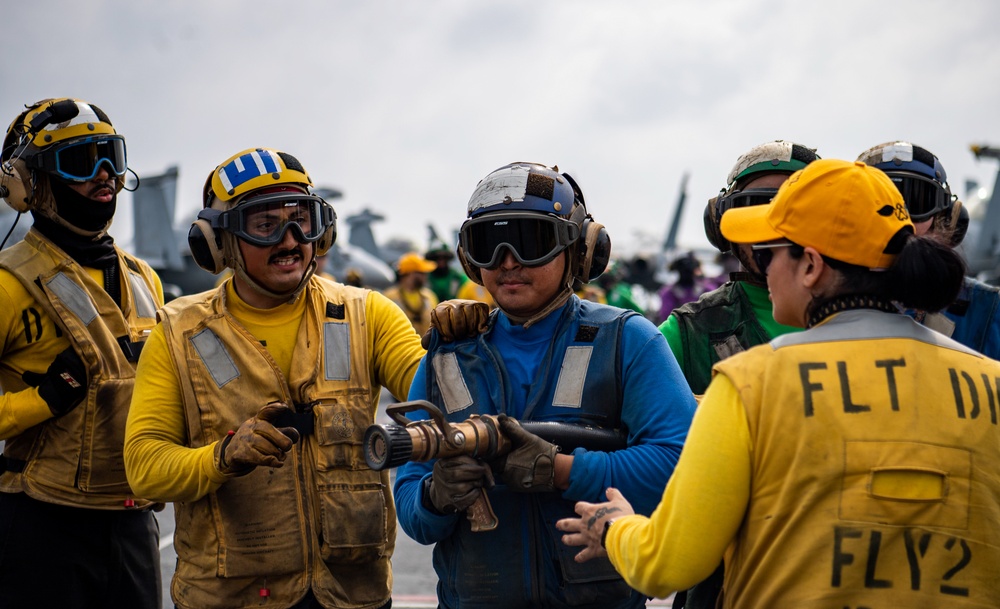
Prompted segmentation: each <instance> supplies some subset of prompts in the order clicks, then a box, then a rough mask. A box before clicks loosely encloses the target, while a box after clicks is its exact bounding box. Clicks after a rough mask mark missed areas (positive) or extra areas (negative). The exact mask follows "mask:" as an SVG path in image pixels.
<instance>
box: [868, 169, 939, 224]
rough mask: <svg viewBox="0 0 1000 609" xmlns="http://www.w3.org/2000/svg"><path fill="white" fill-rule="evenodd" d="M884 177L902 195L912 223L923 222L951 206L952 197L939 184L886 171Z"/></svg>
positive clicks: (919, 177) (907, 174)
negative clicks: (885, 176) (887, 178)
mask: <svg viewBox="0 0 1000 609" xmlns="http://www.w3.org/2000/svg"><path fill="white" fill-rule="evenodd" d="M885 173H886V175H888V176H889V178H890V179H891V180H892V183H893V184H895V185H896V188H897V189H899V192H900V194H902V195H903V201H904V202H905V203H906V211H908V212H909V213H910V219H911V220H912V221H914V222H923V221H924V220H928V219H930V218H931V217H932V216H934V215H936V214H939V213H941V212H942V211H944V210H946V209H948V207H950V206H951V204H952V201H953V200H954V197H952V196H951V193H950V192H948V189H946V188H945V187H944V186H943V185H942V184H941V183H940V182H936V181H934V180H932V179H930V178H928V177H925V176H922V175H919V174H915V173H909V172H896V171H886V172H885Z"/></svg>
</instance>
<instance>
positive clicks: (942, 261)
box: [557, 159, 1000, 607]
mask: <svg viewBox="0 0 1000 609" xmlns="http://www.w3.org/2000/svg"><path fill="white" fill-rule="evenodd" d="M721 229H722V233H723V235H724V236H725V238H726V239H728V240H730V241H732V242H734V243H752V244H754V246H753V248H754V249H753V251H754V253H755V255H756V257H757V261H756V262H757V264H758V266H759V268H760V269H761V270H762V271H763V272H765V273H766V275H767V282H768V287H769V289H770V291H771V299H772V301H773V304H774V317H775V320H777V321H781V322H782V323H786V324H795V325H800V326H803V327H805V328H806V330H805V331H804V332H800V333H793V334H786V335H783V336H780V337H778V338H776V339H774V340H772V341H771V342H770V343H769V344H765V345H760V346H757V347H754V348H752V349H750V350H748V351H746V352H743V353H740V354H737V355H734V356H732V357H730V358H728V359H726V360H724V361H722V362H720V363H718V364H716V365H715V369H714V370H715V377H714V379H713V380H712V382H711V384H710V385H709V387H708V390H707V391H706V393H705V396H704V399H703V400H702V402H701V405H700V406H699V409H698V413H697V416H696V417H695V420H694V423H693V424H692V426H691V430H690V432H689V434H688V440H687V443H686V444H685V446H684V452H683V454H682V455H681V458H680V462H679V463H678V465H677V469H676V470H675V472H674V475H673V477H672V478H671V479H670V483H669V484H668V486H667V488H666V490H665V492H664V495H663V498H662V500H661V502H660V505H659V506H658V507H657V509H656V511H655V512H654V513H653V514H652V516H651V517H649V518H647V517H644V516H639V515H633V513H632V509H631V506H630V505H629V503H628V501H627V500H626V498H625V497H623V496H622V495H621V493H619V492H617V491H616V490H615V489H609V491H608V498H609V500H610V501H608V502H606V503H602V504H589V503H579V504H577V507H576V510H577V512H578V513H579V514H580V516H581V517H580V518H575V519H566V520H561V521H559V522H558V523H557V527H558V528H559V529H561V530H562V531H564V532H565V533H566V534H565V535H564V541H565V542H566V543H567V544H569V545H574V546H585V547H584V549H583V550H582V551H581V552H580V553H579V554H578V555H577V560H580V561H585V560H589V559H590V558H592V557H595V556H601V555H604V554H605V553H607V555H608V556H609V557H610V559H611V562H612V563H613V564H614V566H615V568H616V569H617V570H618V571H619V572H620V573H621V574H622V575H623V576H624V577H625V580H626V581H627V582H628V583H629V584H630V585H632V586H633V587H635V588H636V589H638V590H640V591H642V592H645V593H646V594H649V595H651V596H658V597H659V596H666V595H668V594H669V593H670V592H671V591H673V590H677V589H683V588H686V587H688V586H690V585H691V584H692V583H695V582H697V581H699V580H700V579H701V578H704V577H705V576H706V575H708V574H709V573H710V572H711V571H712V569H714V568H715V566H716V565H717V564H718V562H719V560H720V559H722V558H723V556H725V560H726V569H725V585H724V588H723V601H722V606H723V607H749V606H754V607H830V606H837V607H840V606H845V607H846V606H851V607H857V606H868V607H879V606H881V607H888V606H905V607H939V606H942V605H947V606H949V607H980V606H990V605H994V604H995V603H996V599H997V598H1000V579H998V578H997V577H996V565H997V564H1000V529H998V528H997V527H996V524H995V523H996V522H997V521H998V519H1000V473H998V472H1000V427H998V425H997V408H996V406H997V404H998V403H1000V400H998V395H997V386H998V381H1000V362H996V361H994V360H991V359H989V358H986V357H984V356H982V355H980V354H979V353H976V352H974V351H972V350H971V349H969V348H967V347H965V346H963V345H961V344H959V343H957V342H955V341H953V340H951V339H950V338H947V337H945V336H943V335H941V334H939V333H937V332H934V331H933V330H930V329H928V328H926V327H923V326H921V325H919V324H918V323H916V322H915V321H913V320H912V319H910V318H909V317H907V316H905V315H903V314H901V313H899V312H898V310H897V307H896V304H894V303H899V304H901V305H903V306H906V307H912V308H918V309H923V310H938V309H940V308H942V307H944V306H946V305H948V303H950V302H951V301H952V299H953V298H954V297H955V295H956V293H957V292H958V290H959V287H960V286H961V284H962V277H963V274H964V268H965V267H964V264H963V262H962V259H961V258H960V257H959V256H958V255H957V254H956V253H955V252H954V251H953V250H952V249H951V247H950V246H949V245H948V244H947V243H942V242H940V241H938V240H935V239H934V238H932V237H924V236H916V235H915V234H914V231H913V223H912V222H911V220H910V218H909V215H908V213H907V210H906V206H905V204H904V202H903V198H902V196H901V195H900V193H899V191H898V190H897V189H896V187H895V186H894V185H893V183H892V181H891V180H890V179H889V178H888V177H887V176H886V175H885V174H884V173H882V172H881V171H880V170H878V169H876V168H874V167H870V166H867V165H865V164H864V163H860V162H848V161H841V160H836V159H827V160H818V161H814V162H813V163H811V164H810V165H809V166H808V167H806V168H805V169H803V170H800V171H798V172H796V173H795V174H793V175H792V176H791V177H790V178H789V179H788V181H787V182H785V183H784V184H783V185H782V186H781V188H780V189H779V190H778V193H777V194H776V195H775V197H774V199H773V201H772V202H771V204H770V205H767V206H757V207H745V208H740V209H733V210H730V211H728V212H727V213H726V214H725V215H724V216H723V218H722V225H721Z"/></svg>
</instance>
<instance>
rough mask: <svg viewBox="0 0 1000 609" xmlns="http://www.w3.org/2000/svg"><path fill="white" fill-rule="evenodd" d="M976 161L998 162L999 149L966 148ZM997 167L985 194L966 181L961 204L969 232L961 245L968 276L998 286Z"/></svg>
mask: <svg viewBox="0 0 1000 609" xmlns="http://www.w3.org/2000/svg"><path fill="white" fill-rule="evenodd" d="M969 148H970V150H971V151H972V154H973V155H975V157H976V159H979V160H982V159H993V160H997V161H1000V148H996V147H993V146H990V145H987V144H973V145H972V146H970V147H969ZM998 186H1000V164H998V165H997V174H996V178H994V182H993V190H992V192H991V193H989V194H987V193H986V192H985V190H984V189H982V188H980V187H979V184H977V183H975V182H966V188H965V190H966V200H965V201H963V205H965V208H966V209H967V210H968V212H969V230H968V232H967V233H966V235H965V239H964V241H963V242H962V246H961V249H962V252H963V253H964V255H965V260H966V264H968V267H969V274H970V275H972V276H974V277H976V278H978V279H980V280H982V281H985V282H987V283H992V284H998V283H1000V188H998Z"/></svg>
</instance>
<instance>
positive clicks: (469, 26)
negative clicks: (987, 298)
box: [0, 0, 1000, 251]
mask: <svg viewBox="0 0 1000 609" xmlns="http://www.w3.org/2000/svg"><path fill="white" fill-rule="evenodd" d="M0 21H2V22H3V23H4V28H3V34H2V35H0V56H2V57H3V58H4V59H5V61H3V62H2V63H0V77H2V78H0V80H2V86H0V120H2V121H3V124H4V125H7V124H9V122H10V121H11V120H12V119H13V118H14V116H15V115H16V114H17V113H18V112H19V110H20V109H21V108H22V106H23V104H25V103H27V102H32V101H35V100H37V99H41V98H44V97H61V96H68V97H79V98H82V99H85V100H87V101H91V102H93V103H95V104H96V105H98V106H100V107H101V108H102V109H104V110H105V111H106V112H107V113H108V114H109V115H110V117H111V120H112V121H113V122H114V124H115V126H116V127H117V129H118V131H119V133H122V134H124V135H125V137H126V141H127V144H128V153H129V165H130V166H131V168H132V169H134V170H135V171H136V172H137V173H138V174H139V175H140V176H142V175H155V174H157V173H161V172H162V171H164V170H165V169H166V168H167V167H169V166H171V165H178V166H179V168H180V184H179V192H178V206H179V209H180V210H181V211H180V212H179V213H178V222H181V221H182V220H183V219H187V218H189V216H190V214H191V213H192V212H193V210H196V209H198V208H199V207H200V205H201V201H200V189H201V185H202V184H203V182H204V179H205V177H206V175H208V173H209V172H210V171H211V170H212V169H213V168H214V167H215V166H216V165H217V164H219V163H220V162H222V161H223V160H224V159H226V158H227V157H229V156H231V155H233V154H235V153H236V152H239V151H240V150H243V149H245V148H250V147H257V146H263V147H271V148H277V149H279V150H283V151H286V152H289V153H291V154H293V155H295V156H296V157H298V158H299V160H300V161H301V162H302V163H303V165H304V166H305V167H306V169H307V170H308V171H309V173H310V174H311V175H312V177H313V180H314V182H315V183H316V184H317V185H320V186H331V187H335V188H338V189H341V190H343V192H344V194H345V196H344V198H343V199H341V200H338V201H335V202H334V204H335V206H336V208H337V211H338V214H339V215H340V217H341V219H343V218H345V217H346V216H348V215H351V214H352V213H356V212H358V211H360V210H362V209H364V208H365V207H370V208H371V209H373V210H375V211H377V212H380V213H383V214H385V215H387V216H388V220H387V221H386V222H384V223H379V224H376V225H375V226H374V230H375V234H376V237H377V238H378V239H379V240H386V239H388V238H391V237H397V236H400V237H410V238H412V239H414V240H415V241H416V242H417V243H418V244H419V245H420V246H421V247H423V246H424V245H425V244H426V235H427V232H426V229H425V225H426V224H427V223H428V222H433V223H434V225H435V226H436V227H437V229H438V230H439V231H440V232H442V233H445V234H450V233H451V231H453V230H454V229H456V228H457V227H458V226H459V225H460V224H461V222H462V220H463V219H464V216H465V209H466V208H465V205H466V202H467V201H468V199H469V196H470V195H471V194H472V192H473V190H474V189H475V186H476V183H477V182H478V181H479V179H480V178H482V177H483V176H485V175H486V174H487V173H489V172H490V171H492V170H493V169H495V168H497V167H499V166H501V165H504V164H506V163H508V162H511V161H517V160H524V161H539V162H543V163H547V164H558V166H559V168H560V169H561V170H563V171H567V172H569V173H570V174H572V175H573V177H574V178H576V180H577V181H578V182H579V184H580V186H581V187H582V189H583V191H584V194H585V195H586V199H587V202H588V206H589V208H590V211H591V213H592V214H593V215H594V217H595V219H596V220H597V221H599V222H602V223H604V224H605V225H606V226H607V227H608V230H609V231H610V233H611V237H612V241H613V243H614V244H615V246H616V248H618V249H621V250H627V251H634V250H635V248H636V247H638V246H639V245H641V244H643V243H649V244H650V247H658V244H659V242H660V241H661V240H662V238H663V235H664V234H665V232H666V229H667V225H668V222H669V218H670V217H671V215H672V213H673V209H674V206H675V203H676V200H677V195H678V188H679V184H680V180H681V176H682V174H683V173H684V172H690V181H689V184H688V206H687V209H686V212H685V215H684V222H683V225H682V230H681V234H680V241H681V243H682V244H687V245H691V246H695V245H697V246H700V245H703V244H705V243H707V242H706V240H705V237H704V231H703V229H702V220H701V217H702V211H703V209H704V202H705V200H706V199H708V198H709V197H711V196H713V195H714V194H716V193H717V192H718V190H719V189H720V188H721V187H722V186H723V185H724V182H725V178H726V175H727V173H728V172H729V169H730V167H731V166H732V165H733V163H734V162H735V160H736V158H737V157H738V156H739V155H740V154H741V153H743V152H744V151H745V150H747V149H748V148H750V147H752V146H753V145H755V144H758V143H761V142H765V141H769V140H773V139H790V140H792V141H795V142H797V143H800V144H804V145H807V146H810V147H814V148H817V149H818V152H819V154H820V155H821V156H823V157H828V158H829V157H839V158H850V159H853V158H855V157H856V156H857V155H858V154H859V153H860V152H861V151H862V150H864V149H866V148H868V147H870V146H872V145H875V144H878V143H881V142H883V141H886V140H890V139H906V140H910V141H913V142H915V143H918V144H920V145H922V146H924V147H925V148H928V149H929V150H931V151H932V152H934V153H935V154H937V155H938V157H939V158H940V159H941V160H942V162H943V164H944V166H945V168H946V169H947V171H948V175H949V178H950V180H951V183H952V186H953V190H955V191H956V192H957V193H959V194H963V193H964V182H965V180H966V179H967V178H973V179H979V180H980V181H983V182H986V183H987V184H988V185H989V186H992V181H993V176H994V174H995V171H996V165H995V161H976V160H975V159H974V158H973V156H972V154H971V153H970V152H969V150H968V146H969V144H971V143H974V142H990V143H993V144H998V145H1000V78H998V76H1000V30H998V28H1000V3H998V2H994V1H992V0H947V1H939V0H909V1H907V2H871V1H861V0H836V1H827V2H805V1H792V0H775V1H770V2H768V1H750V0H744V1H738V0H699V1H698V2H683V3H682V2H667V1H665V0H663V1H657V2H654V1H648V2H639V1H634V2H633V1H627V0H615V1H613V2H612V1H607V0H606V1H592V0H573V1H572V2H570V1H568V0H567V1H564V2H546V1H534V2H532V1H523V0H505V1H498V0H482V1H474V0H422V1H406V2H404V1H402V0H398V1H394V2H379V1H374V0H370V1H361V0H355V1H351V2H346V1H339V0H336V1H330V0H315V1H296V0H285V1H284V2H263V1H259V0H200V1H197V2H194V1H189V0H170V1H150V0H87V1H85V2H83V1H79V0H59V1H53V0H32V1H30V2H7V3H5V4H4V6H3V8H0ZM128 204H129V198H128V197H127V196H123V197H122V203H121V206H122V207H123V208H124V207H127V206H128ZM343 224H346V223H342V225H343ZM345 230H346V227H345ZM116 231H122V232H125V231H126V229H125V228H121V227H119V226H117V225H116V227H115V228H113V231H112V232H113V233H116ZM127 232H130V230H128V231H127ZM342 234H343V230H342ZM127 239H128V238H127V237H124V236H119V241H120V242H122V241H124V242H126V243H127Z"/></svg>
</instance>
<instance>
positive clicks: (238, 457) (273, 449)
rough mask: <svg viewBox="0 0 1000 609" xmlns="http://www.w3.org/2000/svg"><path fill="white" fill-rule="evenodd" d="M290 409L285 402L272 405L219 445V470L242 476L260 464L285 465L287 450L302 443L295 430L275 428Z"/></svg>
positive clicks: (217, 445) (217, 452)
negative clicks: (280, 418)
mask: <svg viewBox="0 0 1000 609" xmlns="http://www.w3.org/2000/svg"><path fill="white" fill-rule="evenodd" d="M289 410H291V409H290V408H289V407H288V406H287V405H285V404H284V403H282V402H271V403H270V404H268V405H267V406H264V407H263V408H261V409H260V411H258V412H257V414H256V415H255V416H254V417H253V418H250V419H247V420H246V421H243V424H242V425H240V427H239V429H237V430H236V431H234V432H230V433H229V435H228V436H226V438H225V439H224V440H222V442H219V443H218V444H216V449H215V456H216V463H217V464H218V466H219V471H221V472H222V473H224V474H233V475H237V476H242V475H243V474H248V473H250V472H251V471H252V470H253V469H254V468H255V467H257V466H258V465H266V466H267V467H281V466H282V465H284V463H285V457H286V456H287V455H288V451H290V450H292V447H293V446H294V445H295V443H296V442H298V441H299V432H298V430H297V429H295V428H294V427H281V428H278V427H275V426H274V422H275V421H277V420H278V417H279V416H280V415H282V414H284V413H285V411H289Z"/></svg>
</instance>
